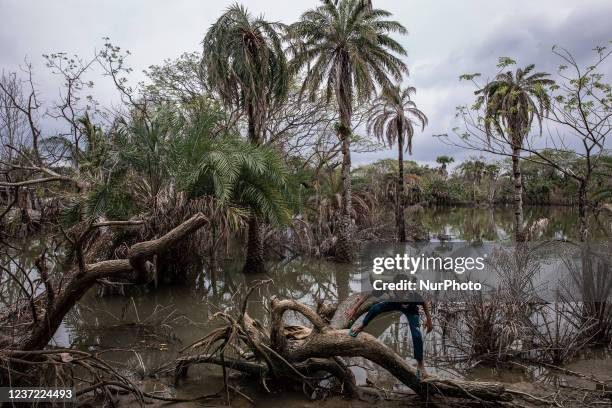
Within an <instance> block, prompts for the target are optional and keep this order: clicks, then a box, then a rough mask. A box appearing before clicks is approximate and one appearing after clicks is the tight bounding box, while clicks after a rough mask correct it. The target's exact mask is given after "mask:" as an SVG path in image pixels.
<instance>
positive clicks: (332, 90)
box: [290, 0, 406, 262]
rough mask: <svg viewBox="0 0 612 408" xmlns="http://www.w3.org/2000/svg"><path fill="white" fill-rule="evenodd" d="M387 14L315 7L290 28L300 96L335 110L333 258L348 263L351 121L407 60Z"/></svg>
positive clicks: (348, 2) (356, 6) (343, 1)
mask: <svg viewBox="0 0 612 408" xmlns="http://www.w3.org/2000/svg"><path fill="white" fill-rule="evenodd" d="M390 15H391V13H389V12H388V11H385V10H380V9H375V8H372V7H371V6H370V5H369V4H368V2H367V1H363V0H339V1H337V2H335V3H334V2H333V1H331V0H325V1H323V4H321V5H320V6H319V7H317V8H315V9H312V10H309V11H307V12H305V13H304V14H302V16H301V18H300V20H299V21H298V22H296V23H294V24H293V25H292V26H291V27H290V38H291V40H294V41H295V42H298V43H299V44H300V46H299V47H295V49H294V50H293V52H294V54H295V55H294V59H293V60H292V62H291V65H290V69H291V71H292V72H293V73H295V72H298V71H300V70H301V69H302V68H304V67H308V69H307V70H306V72H305V74H304V75H305V76H304V82H303V84H302V91H303V92H304V91H306V92H308V93H309V94H310V97H311V98H313V99H314V98H316V97H318V96H319V95H318V93H319V90H321V89H322V90H323V91H324V95H325V97H326V100H327V101H328V102H329V101H331V99H332V98H334V99H335V102H336V104H337V106H338V113H339V119H340V120H339V123H338V126H337V133H338V137H339V139H340V140H341V142H342V170H341V173H342V185H343V191H342V201H343V210H342V216H341V222H340V228H339V230H338V242H337V244H336V259H337V260H338V261H341V262H350V261H351V260H352V259H353V258H354V256H355V251H354V247H353V242H352V220H351V211H352V203H351V174H350V171H351V151H350V146H351V117H352V113H353V106H354V103H355V101H362V102H363V101H366V100H369V99H370V98H371V96H372V95H373V94H374V92H375V90H376V86H377V85H381V86H383V87H390V86H392V81H391V78H394V79H395V80H398V81H399V80H400V79H401V76H402V74H403V73H404V72H406V65H405V64H404V63H403V62H402V61H401V60H400V59H399V58H398V57H397V56H395V55H394V53H395V54H399V55H405V54H406V51H405V50H404V48H403V47H402V46H401V45H400V44H399V43H398V42H397V41H395V40H394V39H393V38H391V37H390V35H389V34H390V33H394V32H398V33H405V32H406V29H405V28H404V27H403V26H402V25H401V24H400V23H398V22H397V21H391V20H388V19H387V17H389V16H390Z"/></svg>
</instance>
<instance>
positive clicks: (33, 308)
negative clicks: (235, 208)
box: [0, 213, 208, 384]
mask: <svg viewBox="0 0 612 408" xmlns="http://www.w3.org/2000/svg"><path fill="white" fill-rule="evenodd" d="M207 222H208V220H207V218H206V217H205V216H204V215H203V214H201V213H200V214H196V215H195V216H193V217H191V218H190V219H188V220H187V221H184V222H183V223H181V224H180V225H178V226H177V227H176V228H174V229H172V230H171V231H169V232H168V233H167V234H165V235H163V236H161V237H159V238H157V239H153V240H150V241H144V242H140V243H137V244H135V245H132V246H131V247H130V248H129V249H128V251H127V256H126V257H125V258H123V259H111V260H103V261H99V262H94V263H85V262H84V257H83V256H82V254H80V255H79V249H78V245H79V243H78V242H74V243H73V244H74V245H76V246H77V249H76V252H77V258H78V262H77V265H76V266H74V267H73V268H72V269H70V270H69V271H67V272H65V273H64V274H62V275H61V276H52V274H50V273H49V271H48V270H47V267H46V265H45V262H44V257H41V258H39V260H38V261H37V267H38V270H39V273H40V278H41V281H42V284H43V285H44V291H43V292H42V293H41V294H39V295H37V296H34V294H33V293H29V299H28V301H26V302H24V303H23V304H21V305H17V307H15V308H14V309H13V310H6V311H4V312H3V314H1V315H0V327H3V333H1V334H0V356H2V355H3V354H5V353H9V354H10V353H11V352H12V351H15V350H18V351H20V352H22V353H21V354H23V355H21V354H20V359H21V360H27V359H28V357H31V356H29V355H28V354H27V352H28V351H35V350H41V349H44V348H45V347H46V346H47V344H48V343H49V342H50V340H51V338H52V337H53V335H54V334H55V332H56V331H57V329H58V328H59V326H60V324H61V322H62V320H63V319H64V316H66V314H67V313H68V312H69V311H70V310H71V309H72V308H73V307H74V306H75V304H76V303H77V302H78V301H79V300H80V299H81V297H82V296H83V295H84V294H85V293H86V292H87V291H88V290H89V289H90V288H91V287H92V286H94V285H95V284H96V283H97V282H98V281H100V280H101V279H123V280H125V281H127V282H130V283H134V284H143V283H147V282H149V281H151V280H152V275H153V271H154V265H153V263H152V260H153V257H154V256H155V255H157V254H160V253H163V252H165V251H167V250H168V249H170V248H171V247H172V246H174V245H175V244H177V243H178V242H179V241H181V240H183V239H184V238H187V237H188V236H190V235H191V234H193V233H194V232H196V231H197V230H198V229H199V228H201V227H202V226H204V225H205V224H206V223H207ZM126 223H127V222H125V221H118V222H115V223H114V222H112V221H111V222H102V223H99V224H92V225H91V226H90V229H93V228H111V227H113V226H116V225H121V226H123V225H125V224H126ZM4 271H5V272H7V271H8V272H10V270H9V269H5V270H4ZM24 290H25V288H24ZM23 352H26V353H25V354H24V353H23ZM33 354H36V353H33ZM7 370H10V369H9V368H7V367H4V366H1V365H0V383H3V384H5V383H6V382H5V381H4V380H3V378H5V377H3V376H4V375H7V374H10V372H9V371H7ZM12 378H13V380H14V379H15V378H16V377H15V375H14V374H13V377H12Z"/></svg>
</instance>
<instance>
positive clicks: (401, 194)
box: [395, 125, 406, 242]
mask: <svg viewBox="0 0 612 408" xmlns="http://www.w3.org/2000/svg"><path fill="white" fill-rule="evenodd" d="M401 135H402V128H401V125H400V127H399V129H398V138H397V149H398V151H397V160H398V165H399V166H398V167H399V174H398V178H397V193H396V196H397V199H396V203H397V205H396V209H395V221H396V224H397V239H398V240H399V242H406V221H405V219H404V206H405V204H406V199H405V197H406V194H405V189H404V140H403V137H402V136H401Z"/></svg>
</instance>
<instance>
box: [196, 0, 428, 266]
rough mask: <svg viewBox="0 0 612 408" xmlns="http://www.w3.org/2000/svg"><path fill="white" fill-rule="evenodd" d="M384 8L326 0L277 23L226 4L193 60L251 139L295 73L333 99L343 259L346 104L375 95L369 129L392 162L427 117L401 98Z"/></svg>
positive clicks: (347, 205)
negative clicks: (243, 121)
mask: <svg viewBox="0 0 612 408" xmlns="http://www.w3.org/2000/svg"><path fill="white" fill-rule="evenodd" d="M390 16H391V13H389V12H388V11H385V10H381V9H376V8H373V7H372V4H371V2H368V1H363V0H339V1H329V0H325V1H323V2H322V4H321V5H320V6H318V7H316V8H314V9H311V10H308V11H306V12H305V13H303V14H302V16H301V18H300V19H299V21H297V22H296V23H294V24H291V25H289V26H285V25H282V24H279V23H272V22H268V21H266V20H264V19H263V18H254V17H252V16H251V15H250V14H249V12H248V11H247V10H246V9H245V8H244V7H242V6H240V5H234V6H232V7H230V8H229V9H228V10H227V11H226V12H225V13H224V14H223V15H222V16H221V17H220V18H219V19H218V20H217V21H216V22H215V23H214V24H213V25H212V26H211V28H210V29H209V30H208V33H207V34H206V36H205V38H204V42H203V46H204V56H203V64H202V65H203V67H204V69H205V72H206V74H207V77H208V81H209V84H210V86H211V89H213V90H214V91H216V93H217V95H218V96H219V97H220V99H221V100H222V101H223V102H224V103H225V104H226V105H229V106H232V107H234V108H236V109H239V110H241V111H242V112H243V113H244V114H245V115H246V118H247V126H248V138H249V140H250V141H251V142H252V143H254V144H260V143H263V142H264V140H263V139H264V135H263V132H262V129H263V128H264V124H265V121H266V117H267V114H268V112H269V111H270V109H271V107H273V106H275V105H277V104H282V103H283V101H284V99H285V97H286V95H287V91H288V88H289V86H290V84H292V83H294V82H295V81H299V82H301V84H300V93H301V94H302V95H304V96H305V97H308V98H311V99H315V98H325V100H326V101H327V102H328V103H330V104H331V103H333V104H335V106H336V107H337V113H338V118H339V120H338V122H337V125H336V132H337V135H338V138H339V140H340V141H341V149H342V158H343V159H342V167H341V178H342V211H341V219H340V220H339V223H338V231H337V242H336V246H335V257H336V259H337V260H339V261H344V262H350V261H351V260H353V259H354V257H355V248H354V245H353V237H352V236H353V229H354V225H353V221H352V220H351V213H352V192H351V174H350V171H351V139H352V130H353V128H352V114H353V110H354V107H355V104H357V103H362V102H366V101H371V100H372V99H373V98H374V97H375V96H376V95H377V94H378V99H377V102H376V104H375V107H374V110H373V111H372V117H371V120H370V126H369V128H370V129H371V130H372V131H373V132H374V134H375V135H376V136H377V137H378V138H380V139H382V140H385V141H386V142H387V143H388V144H389V145H394V144H395V143H397V145H398V148H399V155H400V158H399V159H400V163H403V158H402V154H403V151H404V148H407V149H408V150H409V151H411V147H412V137H413V134H414V127H413V124H414V123H415V120H416V122H417V123H419V124H420V125H421V126H425V124H426V123H427V118H426V116H425V115H424V114H423V113H422V112H421V111H420V110H418V109H417V107H416V105H415V104H414V102H413V101H412V100H411V99H410V97H411V95H412V94H413V93H414V88H411V87H409V88H406V89H402V88H401V87H400V86H399V85H398V84H399V83H400V82H401V80H402V78H403V76H404V75H405V74H406V73H407V68H406V64H405V63H404V62H403V61H402V59H401V57H402V56H404V55H406V51H405V50H404V48H403V47H402V45H401V44H400V43H399V42H397V41H396V40H395V39H394V38H392V36H391V34H393V33H399V34H403V33H405V32H406V29H405V28H404V27H403V26H402V25H401V24H400V23H399V22H397V21H393V20H390V19H389V17H390ZM285 44H286V45H287V46H286V47H284V45H285ZM298 78H299V79H298ZM402 168H403V167H402V166H401V165H400V174H399V175H398V180H397V181H398V187H397V188H398V191H400V194H398V195H397V197H398V199H397V220H398V221H397V227H398V237H399V239H400V240H402V241H403V240H405V239H406V234H405V226H404V221H403V210H402V206H403V204H404V201H403V198H402V197H403V194H402V193H401V192H402V191H403V188H404V187H403V174H402ZM260 222H261V220H260V219H258V217H257V216H256V215H254V216H253V217H252V219H251V221H250V223H249V241H248V242H249V244H248V251H247V259H248V260H247V263H246V265H245V271H249V272H251V271H255V272H257V271H261V270H263V256H262V253H263V246H262V242H261V237H260V231H259V227H260Z"/></svg>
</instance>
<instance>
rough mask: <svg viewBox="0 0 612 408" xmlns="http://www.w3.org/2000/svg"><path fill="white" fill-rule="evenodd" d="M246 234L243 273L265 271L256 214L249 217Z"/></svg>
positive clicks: (261, 241)
mask: <svg viewBox="0 0 612 408" xmlns="http://www.w3.org/2000/svg"><path fill="white" fill-rule="evenodd" d="M247 234H248V237H247V254H246V260H245V263H244V269H243V271H244V272H245V273H263V272H264V271H265V263H264V261H265V260H264V246H263V240H262V239H261V226H260V225H259V219H258V217H257V216H251V218H249V231H248V232H247Z"/></svg>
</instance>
